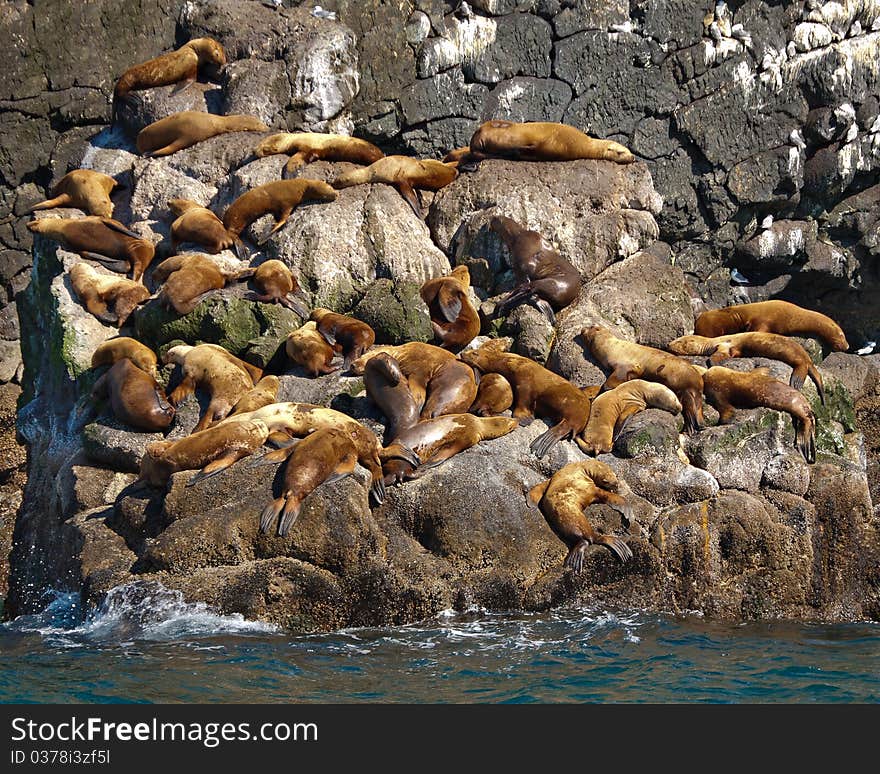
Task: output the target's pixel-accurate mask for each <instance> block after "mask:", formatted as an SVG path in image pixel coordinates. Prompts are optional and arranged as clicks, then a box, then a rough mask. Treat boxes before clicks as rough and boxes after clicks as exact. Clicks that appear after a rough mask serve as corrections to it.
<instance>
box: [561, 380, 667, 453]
mask: <svg viewBox="0 0 880 774" xmlns="http://www.w3.org/2000/svg"><path fill="white" fill-rule="evenodd" d="M649 407H650V408H658V409H663V410H664V411H668V412H669V413H670V414H677V413H678V412H679V411H681V403H679V401H678V398H676V397H675V393H674V392H673V391H672V390H670V389H669V388H668V387H667V386H666V385H663V384H660V383H659V382H646V381H645V380H644V379H631V380H630V381H628V382H624V383H623V384H619V385H618V386H617V387H615V388H614V389H613V390H609V391H608V392H603V393H602V394H601V395H599V396H598V397H596V398H595V399H594V400H593V404H592V407H591V408H590V421H589V422H587V426H586V427H585V428H584V431H583V433H581V435H579V436H578V437H577V439H576V440H577V444H578V446H580V447H581V451H583V452H584V453H585V454H592V455H594V456H595V455H596V454H605V453H606V452H610V451H611V449H612V448H613V447H614V441H615V439H616V438H617V436H618V435H619V433H620V431H621V430H622V429H623V426H624V424H625V423H626V420H627V419H629V417H631V416H632V415H633V414H636V413H637V412H639V411H644V410H645V409H646V408H649Z"/></svg>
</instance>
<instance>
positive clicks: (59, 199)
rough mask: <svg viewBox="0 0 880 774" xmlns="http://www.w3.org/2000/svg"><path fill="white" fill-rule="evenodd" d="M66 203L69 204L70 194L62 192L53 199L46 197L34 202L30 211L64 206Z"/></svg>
mask: <svg viewBox="0 0 880 774" xmlns="http://www.w3.org/2000/svg"><path fill="white" fill-rule="evenodd" d="M68 204H70V194H66V193H63V194H61V195H60V196H56V197H55V198H54V199H46V201H44V202H40V203H39V204H35V205H34V206H33V207H31V209H30V212H36V211H37V210H51V209H52V208H53V207H64V206H66V205H68Z"/></svg>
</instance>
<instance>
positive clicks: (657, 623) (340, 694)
mask: <svg viewBox="0 0 880 774" xmlns="http://www.w3.org/2000/svg"><path fill="white" fill-rule="evenodd" d="M878 700H880V625H877V624H870V623H864V624H849V625H837V626H824V625H802V624H790V623H750V624H742V625H737V626H731V625H722V624H718V623H712V622H708V621H704V620H703V619H701V618H700V617H699V616H695V615H694V616H684V617H671V616H661V615H657V614H655V613H647V612H642V611H636V610H632V611H620V610H618V611H602V610H590V609H566V610H559V611H555V612H552V613H542V614H537V615H522V614H516V615H513V614H510V615H504V614H490V613H487V612H485V611H479V610H474V611H469V612H466V613H457V612H451V611H448V612H444V613H442V614H440V615H438V616H437V617H435V618H432V619H430V620H426V621H422V622H419V623H417V624H412V625H409V626H400V627H395V628H386V629H352V630H345V631H340V632H336V633H333V634H325V635H310V636H291V635H289V634H286V633H283V632H279V631H276V630H274V629H272V628H271V627H268V626H266V625H264V624H260V623H254V622H250V621H246V620H244V619H242V618H241V617H240V616H234V615H233V616H221V615H218V614H216V613H215V612H213V611H211V610H210V609H208V608H207V607H206V606H204V605H200V604H187V603H185V602H184V601H183V599H182V597H181V596H180V594H179V593H177V592H172V591H169V590H167V589H164V588H162V587H160V586H157V585H148V586H143V585H137V584H133V585H131V586H129V587H122V588H121V589H117V590H115V591H114V592H113V593H112V594H111V595H109V597H108V598H107V600H106V602H105V604H104V605H103V606H102V607H101V608H99V609H98V610H96V611H94V613H93V614H91V615H88V616H84V615H83V613H82V611H81V610H80V609H79V605H78V597H77V596H76V595H73V594H61V593H57V594H55V595H53V597H52V598H51V599H50V600H49V601H48V604H47V607H46V609H45V610H44V611H43V612H42V613H40V614H38V615H31V616H22V617H20V618H18V619H16V620H14V621H11V622H9V623H6V624H3V625H2V626H0V702H3V703H8V702H64V703H75V702H97V703H103V702H191V703H203V702H212V703H213V702H257V703H263V702H265V703H270V702H329V703H342V702H431V703H433V702H457V703H461V702H483V703H500V702H543V703H561V702H726V703H739V702H797V703H810V702H849V703H851V702H877V701H878Z"/></svg>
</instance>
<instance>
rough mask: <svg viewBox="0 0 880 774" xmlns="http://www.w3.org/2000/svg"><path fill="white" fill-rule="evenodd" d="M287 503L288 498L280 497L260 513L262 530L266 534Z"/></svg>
mask: <svg viewBox="0 0 880 774" xmlns="http://www.w3.org/2000/svg"><path fill="white" fill-rule="evenodd" d="M286 505H287V500H286V499H285V498H283V497H278V498H276V499H275V500H272V502H270V503H269V504H268V505H267V506H266V507H265V508H263V512H262V513H261V514H260V532H262V533H263V534H264V535H265V534H268V532H269V528H270V527H271V526H272V524H274V523H275V521H277V520H278V516H279V515H280V514H281V511H282V509H284V507H285V506H286ZM279 533H280V529H279Z"/></svg>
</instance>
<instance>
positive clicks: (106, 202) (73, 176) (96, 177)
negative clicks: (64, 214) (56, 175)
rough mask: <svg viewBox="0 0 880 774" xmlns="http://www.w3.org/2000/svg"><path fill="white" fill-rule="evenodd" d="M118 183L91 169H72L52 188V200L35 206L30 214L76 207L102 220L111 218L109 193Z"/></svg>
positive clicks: (108, 176) (111, 208) (111, 209)
mask: <svg viewBox="0 0 880 774" xmlns="http://www.w3.org/2000/svg"><path fill="white" fill-rule="evenodd" d="M117 185H119V183H117V182H116V180H114V179H113V178H112V177H110V175H105V174H102V173H101V172H95V171H94V170H93V169H74V170H73V171H72V172H68V173H67V174H66V175H65V176H64V177H62V178H61V179H60V180H59V181H58V182H57V183H56V184H55V185H54V186H53V188H52V196H53V197H54V198H52V199H47V200H46V201H44V202H40V203H39V204H35V205H34V206H33V207H31V212H36V211H37V210H49V209H52V208H53V207H76V208H77V209H80V210H83V211H84V212H86V213H88V214H89V215H98V216H100V217H102V218H110V217H112V216H113V202H111V201H110V192H111V191H112V190H113V189H114V188H116V186H117Z"/></svg>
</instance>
